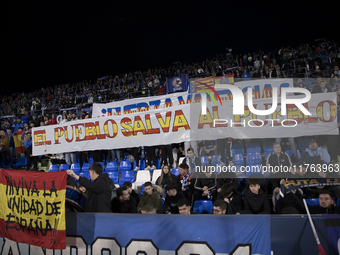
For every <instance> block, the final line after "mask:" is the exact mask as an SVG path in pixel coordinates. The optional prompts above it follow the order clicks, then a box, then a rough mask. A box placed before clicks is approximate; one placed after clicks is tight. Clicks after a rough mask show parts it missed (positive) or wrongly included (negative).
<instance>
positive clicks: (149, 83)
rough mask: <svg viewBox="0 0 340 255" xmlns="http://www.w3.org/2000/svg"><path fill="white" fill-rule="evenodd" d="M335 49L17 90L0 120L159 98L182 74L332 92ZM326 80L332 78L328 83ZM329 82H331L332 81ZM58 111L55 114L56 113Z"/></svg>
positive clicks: (338, 58)
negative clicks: (292, 81) (320, 80)
mask: <svg viewBox="0 0 340 255" xmlns="http://www.w3.org/2000/svg"><path fill="white" fill-rule="evenodd" d="M339 64H340V49H339V44H338V42H335V41H332V42H321V43H317V44H315V45H314V44H313V45H308V44H303V45H300V46H299V47H295V48H293V47H282V48H280V49H279V50H275V51H272V52H264V51H259V52H252V53H250V52H249V53H244V54H232V53H227V54H225V55H224V56H223V57H218V58H215V59H210V60H209V59H207V60H205V61H202V62H194V63H191V64H185V63H183V64H182V63H176V64H173V65H171V66H170V67H168V68H161V67H159V68H152V69H148V70H147V71H143V72H142V71H135V72H129V73H125V74H120V75H112V76H107V77H103V78H100V79H98V80H97V82H92V81H90V80H85V81H82V82H78V83H73V84H62V85H57V86H53V87H45V88H41V89H39V90H36V91H32V92H30V93H23V92H17V93H14V94H12V95H3V94H2V95H1V96H0V116H7V115H15V116H16V117H21V116H24V115H25V113H26V112H29V113H30V114H31V115H37V114H38V113H41V115H42V116H45V114H44V113H46V112H50V113H52V112H53V113H55V114H56V115H59V114H61V113H62V110H61V109H65V108H74V109H73V110H77V109H78V111H77V113H78V118H79V117H80V109H82V108H84V107H87V106H90V105H91V104H92V103H99V102H101V103H105V102H111V101H117V100H122V99H126V98H134V97H139V96H150V95H162V94H165V92H166V89H165V82H166V78H169V77H175V76H179V75H183V74H188V75H189V78H195V77H196V78H199V77H202V78H203V77H209V76H221V75H224V74H233V75H234V77H235V79H249V78H275V77H295V78H304V77H317V76H321V77H325V78H327V81H326V83H327V85H328V86H332V85H333V86H332V87H333V88H332V89H334V87H335V84H337V83H338V76H339V75H340V71H339V68H338V67H339ZM329 78H332V79H330V80H329V81H328V79H329ZM333 78H334V79H333ZM60 110H61V111H60Z"/></svg>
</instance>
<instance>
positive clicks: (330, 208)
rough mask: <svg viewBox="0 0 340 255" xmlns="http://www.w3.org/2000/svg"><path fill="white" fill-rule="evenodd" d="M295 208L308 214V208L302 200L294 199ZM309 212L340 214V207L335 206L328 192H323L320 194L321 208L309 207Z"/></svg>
mask: <svg viewBox="0 0 340 255" xmlns="http://www.w3.org/2000/svg"><path fill="white" fill-rule="evenodd" d="M292 200H293V202H294V205H295V207H296V208H297V209H298V210H299V211H302V212H303V213H306V208H305V206H304V204H303V201H302V200H301V199H297V198H296V197H292ZM307 206H308V209H309V212H310V213H311V214H340V206H335V205H334V200H333V198H332V196H331V193H330V192H328V191H327V190H325V191H323V192H321V193H320V194H319V206H311V205H307Z"/></svg>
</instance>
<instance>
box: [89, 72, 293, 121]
mask: <svg viewBox="0 0 340 255" xmlns="http://www.w3.org/2000/svg"><path fill="white" fill-rule="evenodd" d="M201 81H202V84H209V83H212V84H214V83H216V84H220V83H222V82H223V81H224V80H223V77H221V78H220V79H219V78H218V77H216V78H204V79H199V80H195V82H196V83H200V82H201ZM235 86H237V87H238V88H240V89H241V90H242V92H243V93H244V94H245V93H246V91H247V90H248V88H252V89H253V98H254V99H261V98H271V97H272V88H274V87H276V88H278V93H279V95H280V91H281V88H287V87H294V84H293V79H265V80H250V81H242V82H236V83H235ZM225 93H227V97H225V98H224V99H223V100H231V99H232V94H231V92H230V91H229V90H228V91H219V92H218V94H219V95H220V94H222V95H223V94H225ZM192 96H193V94H188V93H187V92H180V93H172V94H167V95H164V96H153V97H142V98H134V99H127V100H123V101H116V102H111V103H107V104H96V103H94V104H93V107H92V117H107V116H116V115H118V116H119V115H127V114H133V113H139V112H149V111H158V110H160V109H165V110H166V109H168V108H171V107H172V106H178V105H184V104H188V103H190V102H191V98H192ZM198 97H200V94H195V95H194V98H196V100H197V99H198ZM215 98H217V97H216V96H215Z"/></svg>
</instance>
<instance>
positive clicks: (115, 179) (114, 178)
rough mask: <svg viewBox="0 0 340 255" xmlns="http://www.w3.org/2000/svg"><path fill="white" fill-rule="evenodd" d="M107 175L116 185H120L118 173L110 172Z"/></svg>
mask: <svg viewBox="0 0 340 255" xmlns="http://www.w3.org/2000/svg"><path fill="white" fill-rule="evenodd" d="M107 174H108V175H109V177H110V178H111V180H112V181H113V183H114V184H118V183H119V176H118V172H114V171H110V172H107Z"/></svg>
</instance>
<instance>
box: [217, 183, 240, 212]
mask: <svg viewBox="0 0 340 255" xmlns="http://www.w3.org/2000/svg"><path fill="white" fill-rule="evenodd" d="M217 200H223V201H224V202H225V203H226V205H227V209H226V214H235V213H239V212H241V209H242V198H241V197H240V195H239V194H238V193H236V192H235V190H234V185H233V184H232V183H225V184H224V185H223V186H222V188H221V192H220V193H219V194H218V195H217Z"/></svg>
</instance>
